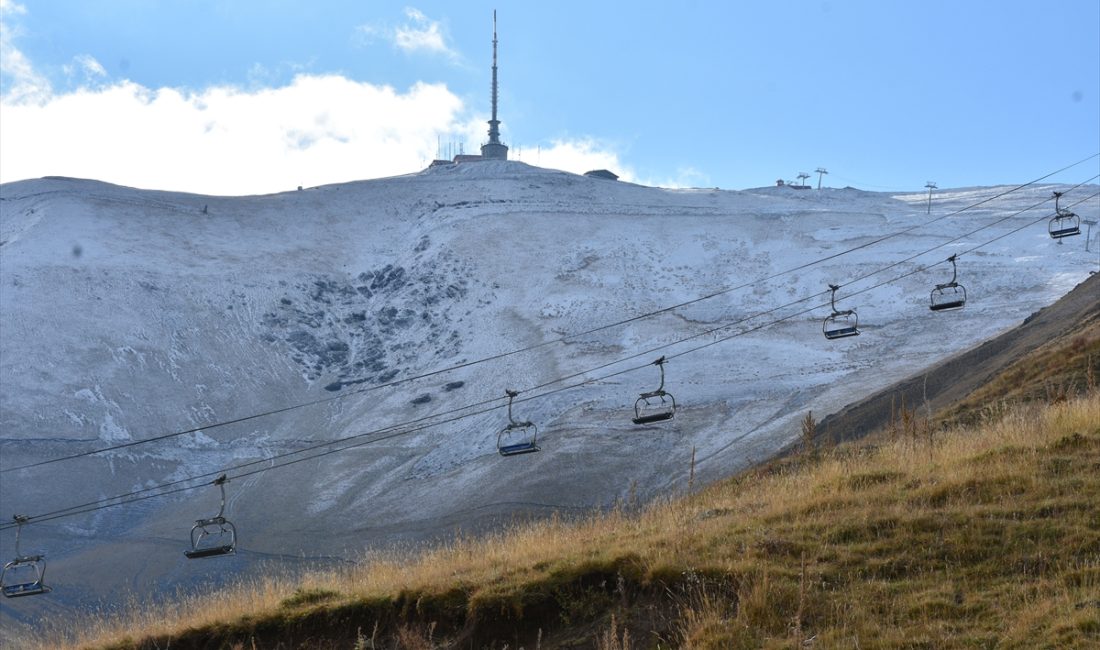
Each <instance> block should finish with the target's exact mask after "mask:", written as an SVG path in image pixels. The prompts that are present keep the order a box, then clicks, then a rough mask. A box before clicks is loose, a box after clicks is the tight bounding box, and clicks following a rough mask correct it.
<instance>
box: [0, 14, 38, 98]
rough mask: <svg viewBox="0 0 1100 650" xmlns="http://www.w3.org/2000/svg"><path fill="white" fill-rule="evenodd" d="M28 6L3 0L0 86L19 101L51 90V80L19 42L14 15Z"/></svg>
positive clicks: (8, 95)
mask: <svg viewBox="0 0 1100 650" xmlns="http://www.w3.org/2000/svg"><path fill="white" fill-rule="evenodd" d="M25 13H27V9H26V8H25V7H24V6H23V5H21V4H19V3H18V2H14V1H12V0H0V88H2V90H3V94H4V96H5V97H11V98H14V99H17V100H19V101H40V100H42V99H43V98H45V97H46V96H48V95H49V93H50V82H49V81H48V80H47V79H46V77H45V76H43V75H41V74H39V73H38V72H37V71H35V69H34V66H32V65H31V62H30V61H29V60H28V59H27V57H26V56H24V55H23V52H21V51H20V50H19V49H18V48H17V47H16V46H15V39H16V37H18V36H19V35H20V34H21V31H20V28H19V26H18V25H14V24H12V20H11V19H12V18H13V17H15V16H20V15H23V14H25Z"/></svg>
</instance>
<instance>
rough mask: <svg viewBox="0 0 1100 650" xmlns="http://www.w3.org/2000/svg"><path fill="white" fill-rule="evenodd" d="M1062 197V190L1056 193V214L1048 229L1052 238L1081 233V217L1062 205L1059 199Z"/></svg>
mask: <svg viewBox="0 0 1100 650" xmlns="http://www.w3.org/2000/svg"><path fill="white" fill-rule="evenodd" d="M1061 198H1062V192H1055V193H1054V216H1053V217H1051V219H1050V224H1049V225H1048V226H1047V230H1048V231H1049V232H1050V237H1051V239H1061V238H1063V237H1073V236H1074V235H1080V234H1081V217H1078V216H1077V215H1076V214H1074V213H1072V212H1070V211H1069V210H1068V209H1067V208H1063V207H1060V206H1059V205H1058V200H1059V199H1061Z"/></svg>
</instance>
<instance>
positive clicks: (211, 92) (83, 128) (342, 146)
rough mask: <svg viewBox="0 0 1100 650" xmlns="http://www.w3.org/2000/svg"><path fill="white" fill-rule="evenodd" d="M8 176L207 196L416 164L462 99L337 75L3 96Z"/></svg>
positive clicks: (443, 91)
mask: <svg viewBox="0 0 1100 650" xmlns="http://www.w3.org/2000/svg"><path fill="white" fill-rule="evenodd" d="M0 101H2V110H3V114H4V119H3V120H0V142H2V143H3V146H2V147H0V182H10V181H13V180H19V179H23V178H35V177H39V176H47V175H59V176H76V177H83V178H95V179H99V180H105V181H109V182H113V183H119V184H123V185H133V186H137V187H146V188H155V189H171V190H185V191H193V192H201V193H209V194H250V193H267V192H277V191H285V190H290V189H294V188H295V187H296V186H298V185H305V186H310V185H320V184H324V183H333V182H339V181H346V180H353V179H362V178H374V177H380V176H389V175H393V174H398V173H408V172H412V171H416V170H419V169H421V168H423V167H424V165H425V163H426V162H427V161H428V160H430V159H431V158H432V156H433V154H434V153H435V148H436V134H437V133H440V132H446V131H448V130H453V129H454V125H455V118H456V116H457V115H458V114H459V113H460V112H461V111H462V109H463V105H462V101H461V100H460V99H459V98H458V97H457V96H455V95H454V94H453V93H451V92H450V91H449V90H448V89H447V88H446V87H445V86H443V85H439V84H423V83H420V84H416V85H414V86H413V87H412V88H410V89H409V90H408V91H407V92H404V93H399V92H397V91H395V90H394V89H393V88H390V87H387V86H374V85H371V84H367V83H360V82H355V81H352V80H349V79H346V78H344V77H340V76H336V75H319V76H310V75H300V76H298V77H295V78H294V80H293V81H292V82H291V83H290V84H289V85H286V86H283V87H280V88H264V89H259V90H254V91H243V90H240V89H237V88H233V87H214V88H208V89H206V90H203V91H201V92H196V93H184V92H181V91H179V90H176V89H172V88H161V89H157V90H151V89H149V88H145V87H143V86H141V85H138V84H135V83H133V82H129V81H125V82H120V83H115V84H112V85H110V86H107V87H103V88H97V89H88V88H81V89H79V90H76V91H74V92H71V93H67V94H59V95H51V96H50V97H48V98H47V99H46V100H45V101H42V102H30V101H18V98H17V100H14V101H13V100H10V99H9V98H8V97H7V96H4V97H3V98H2V100H0Z"/></svg>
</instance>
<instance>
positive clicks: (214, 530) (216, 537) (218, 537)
mask: <svg viewBox="0 0 1100 650" xmlns="http://www.w3.org/2000/svg"><path fill="white" fill-rule="evenodd" d="M228 482H229V479H228V478H226V475H225V474H222V475H221V476H219V477H218V478H216V479H214V482H213V485H217V486H218V487H219V488H220V489H221V497H222V500H221V507H220V508H219V509H218V514H217V515H215V516H213V517H210V518H209V519H198V520H196V521H195V525H194V526H192V527H191V548H190V549H188V550H186V551H184V552H183V554H184V555H185V556H187V557H188V558H190V559H192V560H197V559H199V558H206V557H219V556H222V555H232V554H233V553H235V552H236V550H237V527H236V526H234V525H233V522H231V521H229V520H228V519H226V518H225V484H226V483H228Z"/></svg>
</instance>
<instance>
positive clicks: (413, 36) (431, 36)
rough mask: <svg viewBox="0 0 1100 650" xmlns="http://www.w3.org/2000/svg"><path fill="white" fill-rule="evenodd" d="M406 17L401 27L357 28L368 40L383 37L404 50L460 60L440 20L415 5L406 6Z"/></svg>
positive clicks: (365, 26)
mask: <svg viewBox="0 0 1100 650" xmlns="http://www.w3.org/2000/svg"><path fill="white" fill-rule="evenodd" d="M405 17H406V18H408V21H407V22H406V23H405V24H404V25H401V26H399V27H392V28H391V27H386V26H382V25H377V24H367V25H360V26H359V27H358V28H357V30H358V33H359V34H360V36H362V37H363V38H364V39H366V40H367V41H368V42H369V41H373V40H374V39H376V38H383V39H385V40H388V41H389V42H391V43H392V44H393V45H394V47H396V48H398V49H399V50H401V51H403V52H407V53H420V52H423V53H427V54H441V55H443V56H446V57H447V58H448V59H451V60H452V61H458V60H459V56H458V53H457V52H456V51H454V50H453V49H451V47H450V46H449V45H447V39H446V36H445V35H444V33H443V26H442V24H441V23H440V22H439V21H438V20H432V19H430V18H428V16H426V15H425V14H424V12H422V11H420V10H419V9H416V8H414V7H406V8H405Z"/></svg>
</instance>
